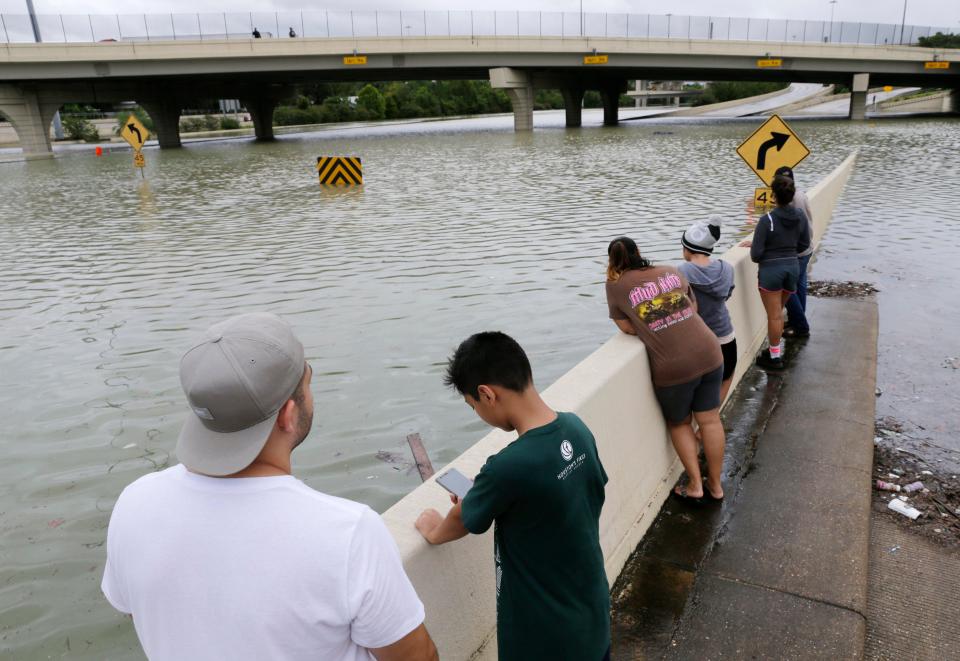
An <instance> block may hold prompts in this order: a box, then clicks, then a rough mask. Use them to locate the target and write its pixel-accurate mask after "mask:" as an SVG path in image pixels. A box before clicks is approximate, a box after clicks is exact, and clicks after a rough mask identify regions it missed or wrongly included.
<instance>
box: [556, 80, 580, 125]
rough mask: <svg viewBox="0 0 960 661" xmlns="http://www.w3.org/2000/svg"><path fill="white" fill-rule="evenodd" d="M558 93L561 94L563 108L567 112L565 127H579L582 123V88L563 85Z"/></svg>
mask: <svg viewBox="0 0 960 661" xmlns="http://www.w3.org/2000/svg"><path fill="white" fill-rule="evenodd" d="M560 93H561V94H563V109H564V110H565V111H566V113H567V128H568V129H575V128H579V127H580V126H582V125H583V88H582V87H564V88H562V89H561V90H560Z"/></svg>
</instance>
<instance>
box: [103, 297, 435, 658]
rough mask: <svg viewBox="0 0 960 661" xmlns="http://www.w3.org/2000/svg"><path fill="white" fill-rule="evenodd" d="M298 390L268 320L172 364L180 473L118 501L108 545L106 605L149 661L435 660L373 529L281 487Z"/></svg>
mask: <svg viewBox="0 0 960 661" xmlns="http://www.w3.org/2000/svg"><path fill="white" fill-rule="evenodd" d="M311 376H312V370H311V369H310V366H309V365H308V364H307V363H306V361H305V360H304V355H303V345H302V344H301V343H300V341H299V340H298V339H297V338H296V336H295V335H294V334H293V330H292V329H291V328H290V326H289V325H287V324H286V323H285V322H284V321H283V320H281V319H280V318H279V317H277V316H275V315H272V314H262V313H259V314H246V315H241V316H239V317H233V318H231V319H228V320H226V321H224V322H222V323H219V324H216V325H214V326H212V327H211V328H210V329H209V330H208V331H207V333H206V336H205V337H204V338H203V340H202V341H201V342H199V343H198V344H197V345H196V346H194V347H193V348H192V349H190V350H189V351H188V352H187V353H186V355H184V357H183V359H182V360H181V362H180V382H181V385H182V386H183V390H184V392H185V393H186V396H187V400H188V402H189V404H190V409H191V413H188V415H187V421H186V424H185V425H184V426H183V430H182V431H181V433H180V438H179V441H178V442H177V456H178V457H179V458H180V461H181V462H182V463H181V464H178V465H176V466H173V467H172V468H168V469H166V470H163V471H160V472H157V473H150V474H148V475H145V476H144V477H141V478H140V479H138V480H137V481H135V482H134V483H133V484H131V485H129V486H128V487H127V488H126V489H124V491H123V493H122V494H121V495H120V498H119V500H117V504H116V505H115V506H114V509H113V514H112V516H111V518H110V528H109V531H108V533H107V565H106V569H105V570H104V576H103V583H102V589H103V592H104V595H105V596H106V597H107V600H108V601H109V602H110V603H111V604H112V605H113V606H114V607H115V608H116V609H117V610H119V611H121V612H124V613H129V614H131V615H132V616H133V622H134V626H135V627H136V630H137V635H138V636H139V638H140V643H141V644H142V645H143V649H144V652H146V654H147V656H148V657H149V658H151V659H241V660H242V659H251V660H253V659H331V660H343V661H361V660H363V661H369V659H371V655H372V657H373V658H376V659H378V660H379V661H393V660H400V659H402V660H404V661H406V660H410V659H413V660H418V661H419V660H423V661H427V660H432V659H437V651H436V648H435V647H434V644H433V641H432V640H431V639H430V635H429V634H428V633H427V630H426V628H425V627H424V625H423V619H424V611H423V604H422V603H421V602H420V600H419V599H418V598H417V595H416V592H415V591H414V589H413V586H412V585H411V584H410V581H409V580H408V579H407V576H406V574H405V573H404V571H403V565H402V564H401V561H400V554H399V552H398V550H397V546H396V544H395V543H394V541H393V539H392V537H391V536H390V534H389V532H388V531H387V529H386V526H384V524H383V522H382V521H381V519H380V517H379V516H378V515H377V514H376V513H375V512H373V511H372V510H371V509H370V508H369V507H367V506H365V505H361V504H359V503H354V502H351V501H349V500H344V499H341V498H334V497H332V496H328V495H326V494H322V493H319V492H317V491H314V490H313V489H311V488H309V487H308V486H306V485H305V484H303V483H302V482H300V481H299V480H297V479H295V478H294V477H293V476H292V475H291V474H290V455H291V453H292V452H293V449H294V448H296V447H297V446H298V445H299V444H300V443H301V442H302V441H303V439H304V438H306V436H307V434H308V433H309V432H310V425H311V423H312V421H313V397H312V396H311V394H310V379H311Z"/></svg>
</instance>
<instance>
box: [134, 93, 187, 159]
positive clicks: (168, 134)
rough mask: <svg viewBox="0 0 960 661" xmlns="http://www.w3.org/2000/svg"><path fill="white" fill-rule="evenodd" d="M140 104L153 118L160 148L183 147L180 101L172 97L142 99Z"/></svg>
mask: <svg viewBox="0 0 960 661" xmlns="http://www.w3.org/2000/svg"><path fill="white" fill-rule="evenodd" d="M139 103H140V105H141V106H143V109H144V110H146V111H147V114H148V115H150V119H152V120H153V128H154V130H155V131H156V133H157V142H159V143H160V149H176V148H177V147H182V146H183V144H182V143H181V142H180V110H181V109H182V106H181V105H180V101H178V100H176V99H173V98H171V97H166V98H154V99H148V100H140V101H139Z"/></svg>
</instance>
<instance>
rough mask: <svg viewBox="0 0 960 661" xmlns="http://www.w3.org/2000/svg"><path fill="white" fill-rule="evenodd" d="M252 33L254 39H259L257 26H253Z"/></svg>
mask: <svg viewBox="0 0 960 661" xmlns="http://www.w3.org/2000/svg"><path fill="white" fill-rule="evenodd" d="M252 34H253V38H254V39H259V38H260V30H258V29H257V28H253V32H252Z"/></svg>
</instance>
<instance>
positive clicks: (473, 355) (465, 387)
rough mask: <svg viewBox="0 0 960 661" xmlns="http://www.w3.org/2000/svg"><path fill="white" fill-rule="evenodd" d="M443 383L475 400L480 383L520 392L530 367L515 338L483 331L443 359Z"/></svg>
mask: <svg viewBox="0 0 960 661" xmlns="http://www.w3.org/2000/svg"><path fill="white" fill-rule="evenodd" d="M443 383H444V385H447V386H452V387H453V388H454V389H455V390H456V391H457V392H458V393H460V394H461V395H470V396H471V397H473V398H474V399H478V398H479V397H480V390H479V388H480V386H481V385H490V386H500V387H502V388H507V389H508V390H513V391H515V392H523V391H524V390H526V389H527V387H528V386H529V385H530V384H531V383H533V370H531V369H530V361H529V360H528V359H527V354H526V353H524V351H523V348H522V347H521V346H520V345H519V344H518V343H517V341H516V340H514V339H513V338H512V337H510V336H509V335H507V334H506V333H501V332H500V331H486V332H483V333H476V334H474V335H471V336H470V337H468V338H467V339H465V340H464V341H463V342H461V343H460V346H459V347H457V350H456V351H455V352H454V353H453V355H452V356H450V358H449V360H448V361H447V373H446V375H445V376H444V378H443Z"/></svg>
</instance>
